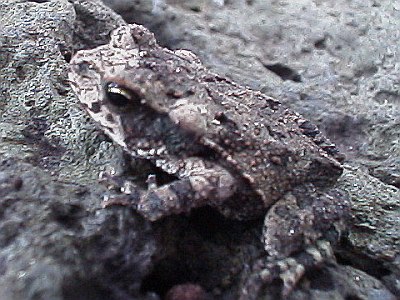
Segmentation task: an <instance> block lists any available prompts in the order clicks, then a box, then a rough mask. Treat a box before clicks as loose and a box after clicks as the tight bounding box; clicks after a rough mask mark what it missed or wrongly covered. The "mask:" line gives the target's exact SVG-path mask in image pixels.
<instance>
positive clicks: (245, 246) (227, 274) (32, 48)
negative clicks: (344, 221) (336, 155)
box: [0, 0, 400, 300]
mask: <svg viewBox="0 0 400 300" xmlns="http://www.w3.org/2000/svg"><path fill="white" fill-rule="evenodd" d="M104 2H105V3H107V4H108V5H110V7H112V8H114V9H115V10H116V11H117V12H118V13H120V14H121V16H122V17H123V18H124V19H125V20H126V21H128V22H138V23H141V24H145V25H146V26H147V27H149V28H150V29H151V30H152V31H154V32H155V34H156V37H157V38H158V40H159V41H160V43H161V44H163V45H164V46H168V47H169V48H172V49H177V48H186V49H190V50H193V51H194V52H195V53H196V54H197V55H199V57H200V58H201V59H202V61H203V62H204V63H205V64H206V65H208V66H209V67H210V68H212V69H213V70H214V71H216V72H217V73H219V74H221V75H226V76H229V77H231V78H232V79H234V80H235V81H237V82H239V83H241V84H245V85H248V86H250V87H252V88H255V89H259V90H262V91H264V92H265V93H267V94H269V95H272V96H275V97H277V98H279V99H280V100H282V101H284V102H286V104H287V105H289V106H291V107H292V108H294V109H295V110H297V111H300V112H301V113H302V114H304V115H306V116H307V117H308V118H311V119H313V120H314V121H315V122H317V123H319V125H320V128H321V129H322V130H323V131H325V133H326V134H327V135H328V136H329V137H330V138H331V139H332V140H335V141H336V143H337V144H338V145H339V146H340V147H341V148H342V150H343V151H344V152H345V153H346V154H347V157H348V159H347V163H348V164H349V165H351V167H349V168H348V171H347V172H346V173H345V175H344V176H343V177H342V180H341V182H339V184H338V185H339V186H341V187H342V188H345V189H347V190H348V191H349V192H350V194H351V196H352V200H353V215H354V219H353V221H352V226H351V227H350V232H349V238H348V239H347V242H346V243H344V244H343V245H342V247H341V248H338V249H336V250H337V253H338V257H339V266H336V267H326V268H324V269H322V270H319V271H318V272H320V273H318V272H317V271H316V273H315V274H314V275H318V274H319V275H321V276H313V274H307V276H306V277H305V278H304V280H303V281H302V282H301V284H300V286H299V288H298V289H297V290H296V291H295V292H294V293H293V295H292V297H299V298H294V299H313V298H314V299H328V298H329V299H344V298H346V299H354V298H360V299H393V298H394V296H393V295H396V296H398V295H399V290H400V275H399V274H400V271H399V260H398V258H399V257H400V256H399V234H398V232H397V231H398V230H397V228H399V224H398V222H399V220H400V216H399V209H398V207H399V202H400V200H399V194H398V170H399V161H398V157H399V156H400V155H399V154H400V150H399V149H400V145H399V144H400V143H399V139H398V137H399V134H400V133H399V128H398V124H399V117H400V116H399V113H398V111H399V103H400V102H399V99H400V96H399V95H400V91H399V81H398V78H399V63H398V61H399V59H398V53H400V49H399V47H400V46H399V43H398V40H399V30H398V26H399V21H398V20H400V16H399V11H400V10H399V7H398V4H397V3H394V2H393V1H389V0H384V1H381V2H379V3H378V2H374V1H364V2H360V1H358V2H354V1H353V2H348V1H342V2H337V1H336V2H334V1H325V2H323V3H322V2H321V3H318V4H316V2H313V1H308V2H307V1H306V2H304V1H303V2H302V3H301V4H300V3H298V2H295V1H292V2H282V1H278V2H276V1H251V0H250V1H249V0H247V1H244V0H237V1H225V2H224V3H223V5H221V4H222V2H221V3H216V1H212V0H202V1H178V0H176V1H175V0H174V1H172V0H171V1H166V5H161V6H160V7H159V9H158V10H157V11H156V12H155V11H154V5H153V4H154V3H153V1H150V0H147V1H145V0H140V1H117V0H114V1H110V0H108V1H106V0H104ZM121 16H119V15H118V14H116V13H114V12H113V11H112V10H111V9H109V8H107V7H105V6H104V5H103V4H102V3H101V2H100V1H96V0H92V1H89V0H87V1H84V0H70V1H67V0H59V1H23V0H10V1H2V2H1V3H0V68H1V72H0V95H1V97H0V157H1V161H2V163H1V164H0V206H1V207H0V233H1V234H0V291H1V292H0V299H2V300H3V299H4V300H19V299H21V300H22V299H24V300H25V299H135V298H141V299H144V298H146V299H158V298H159V297H158V296H157V295H156V294H154V293H152V292H157V293H158V294H159V295H162V294H164V293H165V292H166V291H167V290H168V289H169V288H170V287H172V286H173V285H175V284H179V283H185V282H186V281H195V282H196V283H198V284H200V285H201V286H202V287H203V288H205V289H206V290H207V291H209V292H211V293H212V294H213V296H214V297H216V298H219V299H234V298H235V295H236V292H237V289H238V288H240V278H244V277H245V276H246V274H247V272H248V268H247V267H246V266H248V267H249V266H251V264H252V262H253V261H254V260H255V259H256V258H258V257H260V256H261V255H263V249H262V246H261V243H260V242H259V236H260V234H261V233H260V228H261V222H258V221H255V222H250V223H245V224H242V223H231V222H230V221H228V220H224V219H221V217H220V216H215V215H214V214H213V213H210V212H209V211H200V212H197V213H195V214H194V215H192V216H190V217H182V216H181V217H177V218H176V219H171V220H165V221H163V222H161V223H158V224H153V225H152V224H148V223H147V222H145V221H144V220H142V219H141V218H140V217H138V215H136V214H135V213H134V212H133V211H132V210H130V209H129V208H126V207H121V208H117V207H112V208H107V209H103V208H102V197H103V194H104V193H105V192H107V190H106V189H105V188H104V187H102V186H101V185H100V184H98V181H97V177H98V174H99V172H100V171H102V170H105V169H109V168H114V171H115V172H116V173H117V174H118V173H122V172H123V171H124V170H125V169H126V167H124V159H123V153H122V151H121V149H119V148H118V147H115V146H114V145H113V144H112V143H111V142H110V141H108V140H107V138H105V137H104V136H102V135H101V134H99V133H98V132H97V131H96V129H95V127H94V125H93V124H92V123H91V122H90V120H89V119H88V118H87V117H86V116H85V114H84V113H83V112H82V111H81V110H80V108H79V106H78V104H77V100H76V99H75V96H74V95H73V94H72V92H71V90H70V87H69V85H68V82H67V80H66V73H67V68H68V64H67V62H68V61H69V59H70V57H71V55H72V54H73V53H74V52H75V51H77V50H79V49H84V48H85V49H86V48H92V47H95V46H97V45H100V44H103V43H106V42H107V41H108V36H109V33H110V31H111V30H112V29H114V28H116V27H117V26H119V25H121V24H123V23H124V22H125V21H124V20H123V19H122V17H121ZM369 174H371V175H373V176H375V177H376V178H378V179H379V180H381V181H383V182H384V183H382V182H381V181H379V180H378V179H376V178H374V177H372V176H370V175H369ZM205 216H206V218H205ZM205 219H206V220H207V225H208V226H207V227H206V228H204V220H205ZM343 264H348V266H343ZM243 266H245V267H243ZM356 268H357V269H356ZM324 274H325V275H326V276H322V275H324ZM327 280H329V282H328V283H329V284H327V285H324V283H325V284H326V281H327ZM310 284H311V285H310ZM383 284H384V285H383ZM140 286H141V289H142V290H143V291H145V292H146V291H150V292H149V293H147V295H146V296H144V295H141V294H140V292H139V288H140ZM389 290H390V291H389ZM310 295H311V296H310ZM306 296H310V297H311V298H307V297H306ZM266 297H267V296H266ZM301 297H303V298H301Z"/></svg>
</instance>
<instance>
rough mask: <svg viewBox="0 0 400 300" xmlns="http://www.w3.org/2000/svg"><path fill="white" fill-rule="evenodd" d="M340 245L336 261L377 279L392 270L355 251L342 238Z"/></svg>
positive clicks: (380, 262)
mask: <svg viewBox="0 0 400 300" xmlns="http://www.w3.org/2000/svg"><path fill="white" fill-rule="evenodd" d="M342 245H343V249H341V251H338V252H337V253H336V257H337V261H338V263H340V264H342V265H348V266H352V267H354V268H356V269H359V270H361V271H363V272H365V273H367V274H369V275H371V276H373V277H375V278H377V279H379V280H381V279H382V278H383V277H384V276H388V275H390V274H392V272H391V271H390V270H389V269H388V268H386V267H385V265H384V264H383V263H382V261H379V260H377V259H373V258H371V257H369V256H367V255H365V254H363V253H359V252H357V250H356V249H353V247H352V246H351V245H350V244H349V242H348V241H346V240H343V242H342Z"/></svg>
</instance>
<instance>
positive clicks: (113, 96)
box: [105, 82, 141, 108]
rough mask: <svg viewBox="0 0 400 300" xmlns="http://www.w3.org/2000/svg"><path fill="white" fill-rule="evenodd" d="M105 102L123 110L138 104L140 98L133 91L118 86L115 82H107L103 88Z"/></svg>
mask: <svg viewBox="0 0 400 300" xmlns="http://www.w3.org/2000/svg"><path fill="white" fill-rule="evenodd" d="M105 93H106V96H107V100H108V101H109V102H110V103H111V104H112V105H114V106H116V107H119V108H123V107H126V106H128V105H137V104H140V101H141V97H140V96H139V95H138V94H137V93H135V92H134V91H131V90H128V89H126V88H124V87H122V86H119V85H118V84H117V83H115V82H109V83H107V84H106V86H105Z"/></svg>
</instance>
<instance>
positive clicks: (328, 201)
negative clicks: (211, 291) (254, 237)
mask: <svg viewBox="0 0 400 300" xmlns="http://www.w3.org/2000/svg"><path fill="white" fill-rule="evenodd" d="M349 216H350V204H349V201H348V197H347V194H345V193H343V192H342V191H339V190H336V189H331V190H329V191H327V192H321V191H320V190H319V189H316V188H315V187H314V186H313V185H312V184H305V185H303V186H299V187H296V188H295V189H293V190H292V191H291V192H289V193H287V194H286V195H284V197H282V199H280V200H279V201H278V202H277V203H275V204H274V205H273V206H272V207H271V208H270V210H269V211H268V213H267V216H266V218H265V223H264V233H263V243H264V247H265V250H266V252H267V253H268V256H267V257H266V258H265V259H264V260H262V261H261V262H259V263H258V266H256V267H255V268H254V271H253V272H252V273H251V275H250V277H249V278H248V280H247V282H246V284H245V286H244V288H243V290H242V294H241V299H242V300H244V299H257V295H258V293H259V292H261V290H262V288H263V287H264V286H266V285H268V284H270V283H271V282H272V281H274V280H275V279H278V280H281V281H282V283H283V285H282V290H281V295H282V297H283V298H285V297H286V296H287V295H288V294H289V293H290V292H291V291H292V290H293V288H294V287H295V285H296V284H297V282H298V281H299V280H300V279H301V277H302V276H303V275H304V273H305V272H306V271H307V270H309V269H312V268H313V267H316V266H320V265H322V264H323V263H324V262H333V261H334V255H333V251H332V249H331V245H334V244H335V243H336V242H337V241H338V240H339V238H340V235H341V233H342V231H343V230H344V229H345V223H346V222H345V221H346V220H347V219H348V217H349Z"/></svg>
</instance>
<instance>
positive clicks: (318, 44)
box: [314, 38, 326, 49]
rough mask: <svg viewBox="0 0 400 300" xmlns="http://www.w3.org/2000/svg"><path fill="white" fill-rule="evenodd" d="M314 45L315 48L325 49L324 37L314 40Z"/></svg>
mask: <svg viewBox="0 0 400 300" xmlns="http://www.w3.org/2000/svg"><path fill="white" fill-rule="evenodd" d="M314 47H315V48H317V49H325V48H326V38H322V39H319V40H316V41H315V42H314Z"/></svg>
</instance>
